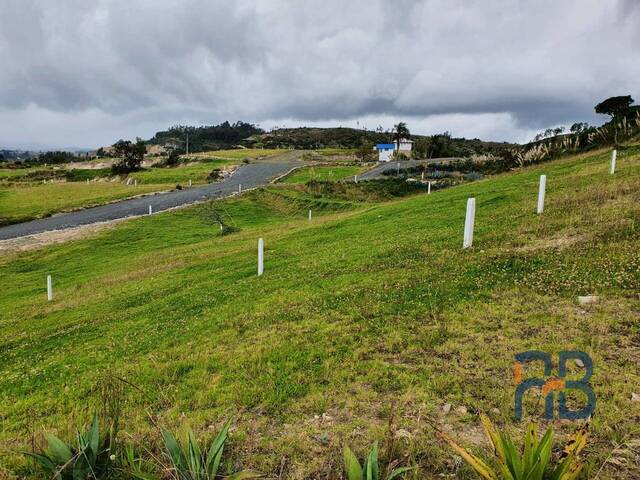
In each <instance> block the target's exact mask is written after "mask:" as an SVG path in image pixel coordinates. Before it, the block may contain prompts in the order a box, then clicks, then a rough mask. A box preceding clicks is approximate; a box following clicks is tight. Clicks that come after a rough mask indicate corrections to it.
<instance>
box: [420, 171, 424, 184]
mask: <svg viewBox="0 0 640 480" xmlns="http://www.w3.org/2000/svg"><path fill="white" fill-rule="evenodd" d="M421 180H422V181H423V182H424V170H423V171H422V178H421Z"/></svg>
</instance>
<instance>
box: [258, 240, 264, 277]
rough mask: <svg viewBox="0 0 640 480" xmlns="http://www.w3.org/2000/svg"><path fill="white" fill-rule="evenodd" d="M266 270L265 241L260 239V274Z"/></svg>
mask: <svg viewBox="0 0 640 480" xmlns="http://www.w3.org/2000/svg"><path fill="white" fill-rule="evenodd" d="M263 272H264V241H263V240H262V239H261V238H259V239H258V276H260V275H262V273H263Z"/></svg>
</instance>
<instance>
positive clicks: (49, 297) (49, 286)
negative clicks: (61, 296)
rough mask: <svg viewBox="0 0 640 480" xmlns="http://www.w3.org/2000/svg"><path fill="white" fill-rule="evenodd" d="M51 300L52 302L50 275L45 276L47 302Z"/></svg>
mask: <svg viewBox="0 0 640 480" xmlns="http://www.w3.org/2000/svg"><path fill="white" fill-rule="evenodd" d="M51 300H53V282H52V280H51V275H47V301H48V302H50V301H51Z"/></svg>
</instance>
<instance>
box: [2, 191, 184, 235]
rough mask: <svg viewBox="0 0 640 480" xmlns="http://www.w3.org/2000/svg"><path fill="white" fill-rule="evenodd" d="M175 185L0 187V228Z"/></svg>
mask: <svg viewBox="0 0 640 480" xmlns="http://www.w3.org/2000/svg"><path fill="white" fill-rule="evenodd" d="M174 186H175V184H174V185H139V186H138V187H133V186H127V185H125V184H123V183H119V182H116V183H111V182H93V183H90V184H86V183H84V182H60V183H47V184H46V185H45V184H42V183H26V184H24V185H22V184H14V185H11V186H4V185H0V225H6V224H10V223H18V222H25V221H28V220H33V219H34V218H40V217H46V216H49V215H53V214H54V213H59V212H63V211H68V210H76V209H79V208H85V207H92V206H96V205H102V204H104V203H108V202H112V201H115V200H120V199H123V198H127V197H133V196H135V195H141V194H144V193H150V192H157V191H160V190H169V189H171V188H173V187H174Z"/></svg>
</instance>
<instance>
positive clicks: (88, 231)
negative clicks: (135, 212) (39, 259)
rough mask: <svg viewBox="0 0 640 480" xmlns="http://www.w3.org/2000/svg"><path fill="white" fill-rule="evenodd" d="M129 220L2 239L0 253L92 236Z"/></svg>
mask: <svg viewBox="0 0 640 480" xmlns="http://www.w3.org/2000/svg"><path fill="white" fill-rule="evenodd" d="M123 220H127V219H125V218H123V219H118V220H112V221H109V222H100V223H94V224H92V225H82V226H81V227H74V228H66V229H64V230H53V231H50V232H42V233H36V234H35V235H27V236H25V237H19V238H10V239H8V240H0V253H11V252H26V251H29V250H35V249H38V248H42V247H46V246H48V245H55V244H58V243H65V242H70V241H73V240H80V239H82V238H90V237H92V236H94V235H96V234H97V233H99V232H102V231H103V230H106V229H108V228H113V227H114V226H115V225H116V224H117V223H119V222H121V221H123Z"/></svg>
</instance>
